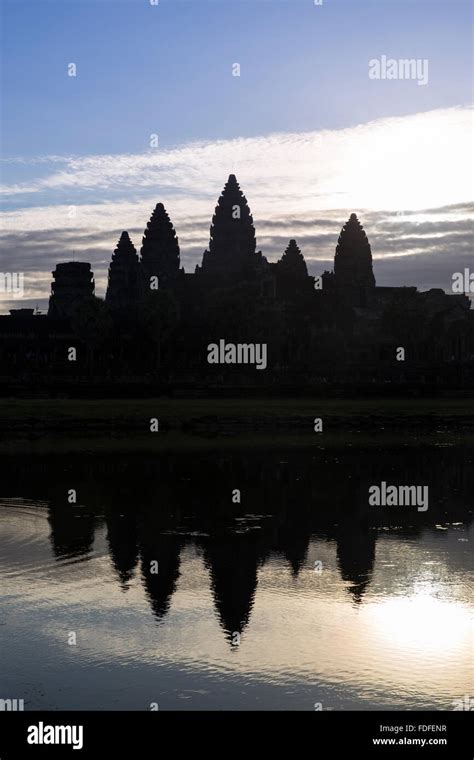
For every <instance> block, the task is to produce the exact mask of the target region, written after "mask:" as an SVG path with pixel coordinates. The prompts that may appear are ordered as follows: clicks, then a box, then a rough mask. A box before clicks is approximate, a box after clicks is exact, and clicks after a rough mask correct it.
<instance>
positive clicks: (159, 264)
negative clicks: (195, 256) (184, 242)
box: [140, 203, 180, 292]
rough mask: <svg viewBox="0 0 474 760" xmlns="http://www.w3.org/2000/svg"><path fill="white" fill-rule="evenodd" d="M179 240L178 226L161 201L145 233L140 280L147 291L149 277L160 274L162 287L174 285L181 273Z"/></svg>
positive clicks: (159, 280)
mask: <svg viewBox="0 0 474 760" xmlns="http://www.w3.org/2000/svg"><path fill="white" fill-rule="evenodd" d="M179 265H180V255H179V243H178V237H177V235H176V232H175V229H174V227H173V225H172V223H171V220H170V218H169V216H168V214H167V213H166V209H165V207H164V206H163V204H162V203H158V204H157V205H156V207H155V210H154V211H153V213H152V215H151V218H150V221H149V222H148V224H147V226H146V230H145V234H144V235H143V241H142V249H141V260H140V274H141V277H140V280H141V289H142V291H143V292H147V290H148V289H149V288H150V279H151V278H152V277H157V278H158V282H159V287H160V288H171V287H173V285H174V284H175V282H176V280H177V278H178V276H179V271H180V269H179Z"/></svg>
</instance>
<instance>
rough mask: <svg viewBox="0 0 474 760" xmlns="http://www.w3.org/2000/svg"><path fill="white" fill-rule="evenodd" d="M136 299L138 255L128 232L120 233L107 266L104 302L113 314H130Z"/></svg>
mask: <svg viewBox="0 0 474 760" xmlns="http://www.w3.org/2000/svg"><path fill="white" fill-rule="evenodd" d="M137 297H138V255H137V252H136V250H135V246H134V245H133V243H132V241H131V240H130V237H129V234H128V232H122V234H121V236H120V240H119V242H118V244H117V248H116V249H115V251H114V253H113V255H112V261H111V262H110V266H109V283H108V287H107V294H106V296H105V300H106V302H107V303H108V304H109V306H110V308H111V309H112V311H114V312H120V313H122V314H130V312H131V311H133V310H134V308H135V306H136V302H137Z"/></svg>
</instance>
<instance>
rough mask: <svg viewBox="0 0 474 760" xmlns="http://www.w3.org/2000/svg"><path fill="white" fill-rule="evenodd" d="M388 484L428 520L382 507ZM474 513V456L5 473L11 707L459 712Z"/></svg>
mask: <svg viewBox="0 0 474 760" xmlns="http://www.w3.org/2000/svg"><path fill="white" fill-rule="evenodd" d="M382 480H385V481H386V482H388V483H393V484H397V485H398V484H415V485H428V486H429V508H428V510H427V511H426V512H419V511H418V510H417V509H416V507H414V508H413V507H375V506H372V507H370V506H369V505H368V488H369V486H370V485H372V484H378V483H380V482H381V481H382ZM70 489H75V490H76V491H77V503H75V504H74V503H69V502H68V492H69V491H70ZM235 489H240V491H241V503H240V504H238V503H233V492H234V499H235V498H236V496H235ZM473 495H474V467H473V455H472V451H471V450H469V449H468V448H466V447H451V446H447V447H432V448H426V447H425V448H424V449H416V448H414V447H413V448H412V447H398V448H385V447H382V445H381V446H380V447H379V448H376V447H369V448H367V449H365V450H364V449H355V448H353V449H350V450H347V449H346V450H344V451H337V450H331V451H325V450H324V449H319V448H313V449H311V450H294V449H293V450H290V451H288V450H286V449H285V448H284V447H282V449H281V450H280V451H276V450H273V451H271V452H267V453H265V452H260V451H258V450H256V451H253V452H252V453H248V452H247V453H242V452H239V451H235V452H226V453H225V454H224V453H219V452H218V451H206V452H204V453H202V452H199V453H196V452H191V451H181V452H174V453H173V454H171V453H170V454H163V453H160V454H143V453H140V454H137V453H127V454H125V453H117V454H115V455H100V454H91V455H85V454H83V455H78V454H74V455H72V454H70V455H66V454H64V455H60V454H57V455H55V456H54V457H53V456H41V455H35V456H25V455H23V456H15V457H3V461H2V480H1V492H0V497H1V498H0V582H1V592H2V594H1V595H2V601H1V607H0V611H1V617H0V698H2V699H6V698H10V699H14V698H17V699H24V700H25V709H27V710H28V709H29V710H31V709H37V708H46V709H53V710H57V709H94V710H105V709H117V710H121V709H137V710H147V709H150V705H151V704H152V703H156V704H157V705H158V707H159V709H160V710H166V709H222V708H224V709H239V710H248V709H278V710H294V709H303V710H314V709H315V705H316V706H318V705H320V706H321V707H322V709H327V710H345V709H354V708H355V709H363V710H370V709H377V708H378V709H397V710H407V709H425V708H435V709H441V710H452V709H454V707H455V706H456V704H457V703H456V700H463V699H464V698H465V697H466V696H469V695H471V696H472V695H473V694H474V687H473V658H472V647H473V635H472V627H471V621H472V611H473V588H474V567H473V562H472V543H473V528H472V525H471V512H470V510H471V509H472V505H473V498H474V496H473ZM155 563H158V565H157V567H158V573H157V574H156V573H154V572H153V570H156V564H155ZM74 641H75V643H74Z"/></svg>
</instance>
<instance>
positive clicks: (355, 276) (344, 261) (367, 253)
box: [334, 214, 375, 287]
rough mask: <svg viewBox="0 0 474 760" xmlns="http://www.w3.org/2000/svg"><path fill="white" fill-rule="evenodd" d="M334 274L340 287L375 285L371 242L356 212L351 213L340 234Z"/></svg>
mask: <svg viewBox="0 0 474 760" xmlns="http://www.w3.org/2000/svg"><path fill="white" fill-rule="evenodd" d="M334 275H335V281H336V285H337V286H338V287H361V286H365V287H374V286H375V277H374V272H373V268H372V252H371V250H370V243H369V241H368V239H367V235H366V234H365V232H364V228H363V227H362V225H361V223H360V222H359V220H358V218H357V216H356V215H355V214H351V215H350V218H349V220H348V221H347V222H346V223H345V225H344V227H343V228H342V230H341V234H340V235H339V240H338V242H337V247H336V255H335V258H334Z"/></svg>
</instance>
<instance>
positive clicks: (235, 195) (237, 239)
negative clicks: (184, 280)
mask: <svg viewBox="0 0 474 760" xmlns="http://www.w3.org/2000/svg"><path fill="white" fill-rule="evenodd" d="M255 249H256V239H255V227H254V225H253V218H252V214H251V213H250V209H249V206H248V203H247V199H246V197H245V195H244V194H243V192H242V190H241V189H240V187H239V184H238V182H237V179H236V177H235V174H231V175H230V176H229V179H228V180H227V182H226V184H225V186H224V189H223V191H222V194H221V196H220V198H219V200H218V202H217V206H216V209H215V212H214V216H213V217H212V224H211V236H210V241H209V250H207V251H205V252H204V256H203V260H202V265H201V266H200V267H197V268H196V273H198V274H199V273H202V274H204V275H211V276H215V277H219V278H222V277H223V278H227V277H235V276H236V275H242V276H244V277H245V276H246V275H251V274H252V272H254V271H255V269H256V268H259V267H261V266H262V265H264V264H265V263H266V259H264V258H263V256H262V254H261V253H257V252H256V250H255Z"/></svg>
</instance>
